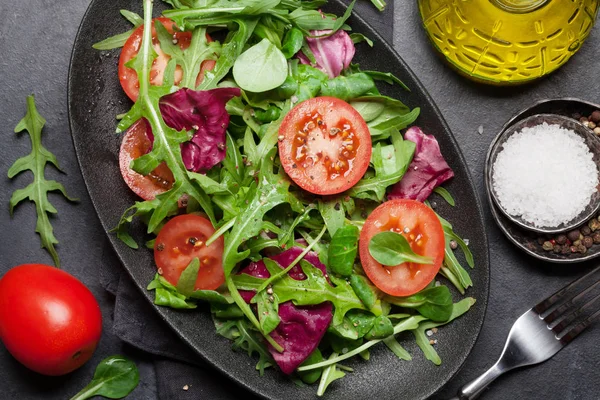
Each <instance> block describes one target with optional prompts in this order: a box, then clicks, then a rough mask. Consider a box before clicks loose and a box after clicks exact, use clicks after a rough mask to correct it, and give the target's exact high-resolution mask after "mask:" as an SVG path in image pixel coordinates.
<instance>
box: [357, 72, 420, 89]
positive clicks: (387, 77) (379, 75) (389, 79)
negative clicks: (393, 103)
mask: <svg viewBox="0 0 600 400" xmlns="http://www.w3.org/2000/svg"><path fill="white" fill-rule="evenodd" d="M363 72H364V73H365V74H367V75H369V76H370V77H371V78H373V79H374V80H377V81H384V82H386V83H388V84H390V85H393V84H394V83H396V84H398V85H400V87H402V89H404V90H406V91H409V92H410V89H409V88H408V86H406V84H404V82H402V81H401V80H400V79H399V78H398V77H397V76H396V75H394V74H392V73H391V72H379V71H363Z"/></svg>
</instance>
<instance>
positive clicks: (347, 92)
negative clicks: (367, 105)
mask: <svg viewBox="0 0 600 400" xmlns="http://www.w3.org/2000/svg"><path fill="white" fill-rule="evenodd" d="M376 89H377V88H376V87H375V82H373V79H372V78H371V77H370V76H369V75H367V74H365V73H362V72H359V73H356V74H352V75H348V76H343V75H340V76H337V77H335V78H333V79H330V80H328V81H326V82H324V83H323V84H322V85H321V93H320V94H321V96H331V97H337V98H338V99H342V100H345V101H349V100H352V99H355V98H357V97H360V96H363V95H365V94H368V93H370V92H372V91H374V90H376Z"/></svg>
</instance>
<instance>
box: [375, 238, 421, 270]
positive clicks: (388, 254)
mask: <svg viewBox="0 0 600 400" xmlns="http://www.w3.org/2000/svg"><path fill="white" fill-rule="evenodd" d="M369 253H370V254H371V256H372V257H373V258H374V259H375V261H377V262H378V263H381V264H383V265H386V266H390V267H393V266H395V265H399V264H402V263H405V262H414V263H418V264H431V263H433V259H432V258H430V257H424V256H421V255H418V254H417V253H415V252H414V251H413V250H412V248H411V247H410V243H408V240H406V238H405V237H404V236H402V235H401V234H399V233H396V232H389V231H388V232H380V233H378V234H376V235H375V236H373V237H372V238H371V240H370V241H369Z"/></svg>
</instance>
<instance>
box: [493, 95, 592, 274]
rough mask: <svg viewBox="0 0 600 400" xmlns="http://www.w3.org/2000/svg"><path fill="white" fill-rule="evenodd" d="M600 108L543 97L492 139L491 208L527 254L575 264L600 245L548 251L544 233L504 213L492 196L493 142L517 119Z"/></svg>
mask: <svg viewBox="0 0 600 400" xmlns="http://www.w3.org/2000/svg"><path fill="white" fill-rule="evenodd" d="M596 110H600V104H595V103H592V102H589V101H585V100H580V99H576V98H571V97H567V98H560V99H546V100H541V101H539V102H537V103H535V104H533V105H532V106H530V107H528V108H526V109H524V110H521V111H519V112H518V113H517V114H515V115H514V116H513V117H512V118H511V119H510V120H509V121H508V122H507V123H506V124H504V126H503V127H502V129H501V130H500V132H499V133H498V135H497V136H496V138H495V139H494V140H493V141H492V144H491V145H490V148H489V150H488V155H487V158H486V172H485V176H486V192H487V198H488V202H489V203H490V210H491V211H492V216H493V217H494V221H496V223H497V224H498V227H499V228H500V230H501V231H502V233H504V235H505V236H506V237H507V238H508V240H510V241H511V242H512V243H513V244H515V245H516V246H517V247H518V248H519V249H521V250H523V251H524V252H525V253H527V254H529V255H530V256H533V257H535V258H537V259H540V260H543V261H549V262H553V263H557V264H573V263H578V262H583V261H587V260H592V259H594V258H596V257H598V256H600V245H599V244H594V245H593V246H592V247H591V248H590V249H588V251H587V253H586V254H581V253H570V254H567V255H563V254H556V253H554V252H552V251H545V250H544V249H543V248H542V246H541V245H540V244H539V243H538V241H537V239H538V237H540V236H542V235H540V234H537V233H535V232H533V231H530V230H527V229H524V228H522V227H521V226H519V225H517V224H515V223H513V222H512V221H511V220H510V219H509V218H507V217H506V215H504V213H503V212H502V211H501V210H500V209H499V208H498V205H497V204H496V202H495V201H494V200H493V199H492V193H491V189H490V187H489V174H490V170H489V165H488V164H489V158H490V152H491V151H492V148H493V147H494V144H495V143H496V141H497V140H498V138H499V137H500V135H502V133H503V132H504V131H506V130H507V129H508V128H509V127H510V126H512V125H514V124H515V123H516V122H518V121H521V120H523V119H525V118H528V117H530V116H532V115H536V114H559V115H564V116H566V117H572V116H573V115H574V114H581V115H590V114H591V113H592V112H594V111H596ZM585 223H587V221H586V222H585Z"/></svg>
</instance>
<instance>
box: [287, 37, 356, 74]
mask: <svg viewBox="0 0 600 400" xmlns="http://www.w3.org/2000/svg"><path fill="white" fill-rule="evenodd" d="M329 32H331V30H324V31H311V32H310V34H311V35H312V36H320V35H326V34H328V33H329ZM306 43H307V44H308V47H309V48H310V50H311V51H312V53H313V54H314V56H315V61H316V64H313V63H311V62H310V60H309V59H308V57H306V55H305V54H304V53H302V51H300V52H298V54H297V55H296V56H297V57H298V59H299V60H300V62H301V63H302V64H308V65H311V66H313V67H315V68H317V69H320V70H321V71H323V72H325V73H326V74H327V75H329V78H331V79H333V78H335V77H336V76H339V74H340V73H341V72H342V71H343V70H344V69H346V68H348V67H349V66H350V63H351V62H352V57H354V52H355V48H354V43H353V42H352V39H351V38H350V35H348V34H347V33H346V31H343V30H339V31H337V32H336V33H334V34H333V35H331V36H327V37H323V38H309V37H307V38H306Z"/></svg>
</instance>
